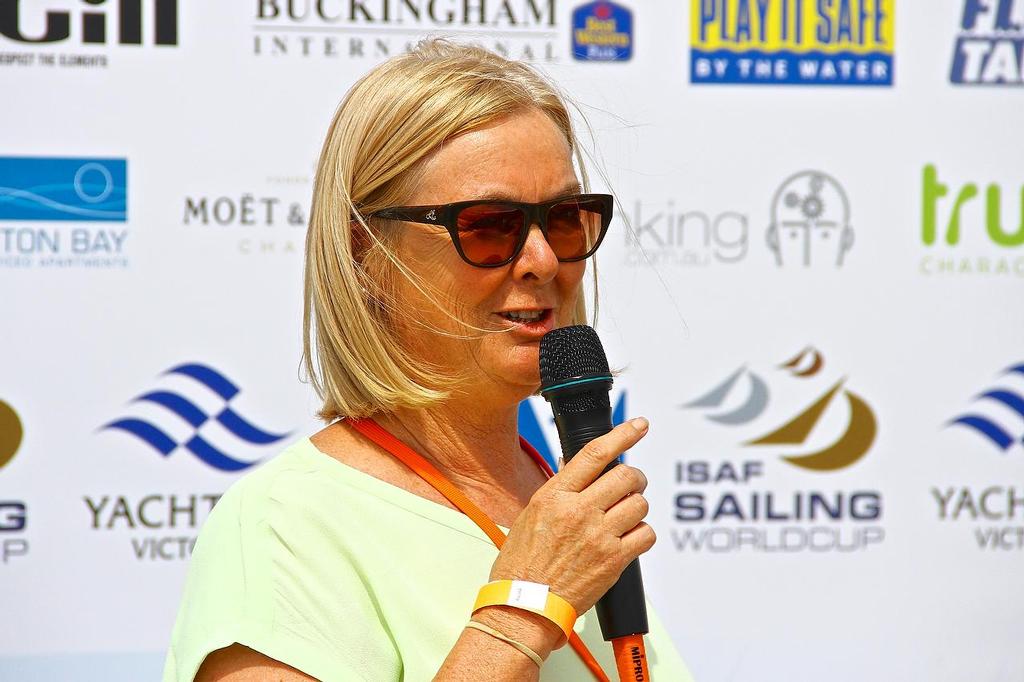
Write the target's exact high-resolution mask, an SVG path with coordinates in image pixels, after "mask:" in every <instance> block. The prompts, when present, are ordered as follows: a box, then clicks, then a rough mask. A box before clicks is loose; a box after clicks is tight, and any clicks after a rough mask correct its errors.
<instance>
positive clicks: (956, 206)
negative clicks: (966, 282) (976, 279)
mask: <svg viewBox="0 0 1024 682" xmlns="http://www.w3.org/2000/svg"><path fill="white" fill-rule="evenodd" d="M1004 189H1005V190H1006V193H1007V194H1008V195H1009V199H1010V205H1011V210H1010V211H1008V212H1007V213H1006V214H1004V212H1003V192H1004ZM1014 199H1016V200H1017V202H1019V203H1018V205H1017V206H1016V207H1013V203H1014ZM1014 208H1016V209H1017V211H1019V212H1016V211H1015V210H1014ZM1007 218H1008V220H1007ZM1015 221H1017V222H1016V223H1015ZM921 241H922V243H923V244H924V246H925V247H926V248H927V250H928V251H929V253H927V254H926V255H925V256H924V257H922V259H921V261H920V266H919V269H920V272H921V273H922V274H924V275H995V276H1005V275H1013V276H1017V277H1024V249H1022V248H1021V247H1024V184H1022V185H1021V186H1020V189H1019V194H1018V191H1017V188H1016V186H1015V184H1014V185H1009V186H1008V187H1007V186H1005V185H1000V184H999V183H995V182H990V183H987V184H986V185H984V186H981V185H979V184H978V183H977V182H973V181H967V182H963V183H961V184H953V183H951V182H950V181H949V177H948V176H946V175H945V174H943V176H942V178H941V179H940V177H939V169H938V168H937V167H936V166H935V165H934V164H930V163H929V164H926V165H925V166H924V169H923V170H922V173H921Z"/></svg>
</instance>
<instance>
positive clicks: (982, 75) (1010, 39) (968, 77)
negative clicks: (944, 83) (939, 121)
mask: <svg viewBox="0 0 1024 682" xmlns="http://www.w3.org/2000/svg"><path fill="white" fill-rule="evenodd" d="M963 8H964V11H963V14H962V15H961V19H960V32H959V33H958V34H957V37H956V42H955V43H954V45H953V61H952V66H951V68H950V73H949V80H950V81H951V82H953V83H956V84H957V85H1016V86H1021V85H1024V0H963Z"/></svg>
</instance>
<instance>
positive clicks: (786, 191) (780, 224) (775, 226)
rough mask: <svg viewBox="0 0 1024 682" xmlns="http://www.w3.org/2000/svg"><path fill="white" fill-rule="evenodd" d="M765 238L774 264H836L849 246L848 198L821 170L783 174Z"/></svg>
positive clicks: (832, 179) (842, 258) (840, 261)
mask: <svg viewBox="0 0 1024 682" xmlns="http://www.w3.org/2000/svg"><path fill="white" fill-rule="evenodd" d="M771 210H772V221H771V224H770V225H769V226H768V232H767V235H766V239H767V241H768V248H770V249H771V250H772V253H773V254H774V255H775V264H776V265H779V266H783V265H798V266H803V267H809V266H811V265H812V264H818V263H821V264H824V265H833V266H835V267H837V268H838V267H840V266H842V264H843V260H844V258H845V256H846V253H847V252H848V251H849V250H850V249H851V248H853V226H852V225H851V223H850V201H849V199H847V197H846V191H845V190H844V189H843V187H842V185H840V184H839V182H838V181H837V180H836V179H835V178H833V177H831V176H829V175H827V174H825V173H822V172H821V171H803V172H800V173H797V174H795V175H792V176H790V177H789V178H786V180H784V181H783V183H782V185H780V186H779V188H778V189H777V190H776V191H775V196H774V197H772V209H771Z"/></svg>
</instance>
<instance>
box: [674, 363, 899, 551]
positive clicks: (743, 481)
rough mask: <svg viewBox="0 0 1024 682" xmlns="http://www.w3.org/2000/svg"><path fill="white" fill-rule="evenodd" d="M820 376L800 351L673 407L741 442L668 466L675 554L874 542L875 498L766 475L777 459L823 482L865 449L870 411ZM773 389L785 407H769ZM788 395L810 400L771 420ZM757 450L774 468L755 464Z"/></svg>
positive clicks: (839, 382)
mask: <svg viewBox="0 0 1024 682" xmlns="http://www.w3.org/2000/svg"><path fill="white" fill-rule="evenodd" d="M780 374H781V375H782V377H783V378H782V379H778V377H779V375H780ZM828 375H829V372H826V371H825V357H824V355H823V354H822V353H821V352H820V351H819V350H817V349H816V348H814V347H807V348H805V349H804V350H802V351H800V352H799V353H797V354H796V355H794V356H792V357H791V358H789V359H787V360H786V361H784V362H782V363H781V364H778V365H776V367H775V368H774V369H772V370H767V371H766V370H760V369H757V368H751V367H750V366H749V365H747V364H744V365H742V366H740V367H739V368H738V369H736V370H734V371H733V372H731V373H730V374H728V375H727V376H726V377H725V378H724V379H723V380H721V381H719V382H718V383H716V384H715V385H714V386H713V387H712V388H711V389H710V390H707V391H705V392H704V393H702V394H700V395H699V396H697V397H696V398H693V399H691V400H689V401H687V402H685V403H684V404H683V405H681V406H680V407H681V409H683V410H685V411H686V412H687V413H695V414H700V415H701V416H702V418H703V421H704V423H705V424H711V425H714V426H715V427H724V428H726V429H728V430H729V432H730V433H732V432H735V433H737V434H743V435H742V436H741V437H740V438H739V439H738V441H737V442H736V444H735V445H734V446H732V447H731V448H730V447H729V446H725V447H726V452H725V453H723V454H721V455H719V454H717V453H716V454H715V455H714V456H708V455H707V454H706V453H702V454H701V455H695V456H693V457H688V458H685V459H680V460H678V461H677V462H676V463H675V482H676V484H677V486H678V491H677V494H676V496H675V511H674V521H675V527H674V528H673V530H672V538H673V543H674V545H675V547H676V549H677V550H679V551H694V552H699V551H710V552H734V551H744V550H748V551H757V552H804V551H809V552H832V551H838V552H852V551H860V550H865V549H868V548H870V547H871V546H873V545H876V544H879V543H881V542H882V541H883V540H884V538H885V530H884V528H883V527H882V526H881V525H880V523H881V519H882V493H881V492H880V491H878V490H874V489H865V488H856V489H833V490H830V491H829V490H826V489H825V488H824V486H823V485H822V483H821V481H819V480H815V481H814V482H813V483H812V484H809V483H808V482H805V480H804V479H803V478H801V477H800V475H799V474H797V475H796V477H794V475H793V473H790V474H787V473H786V472H785V471H781V472H778V471H776V468H777V461H781V462H783V463H785V465H788V466H790V467H793V468H792V469H790V472H800V471H803V472H811V475H814V476H820V475H822V474H833V473H835V472H839V471H841V470H844V469H847V468H849V467H851V466H854V465H855V464H857V463H858V462H859V461H860V460H861V459H862V458H863V457H864V456H865V455H866V454H867V453H868V452H869V451H870V449H871V447H872V445H873V444H874V441H875V438H876V436H877V432H878V423H877V419H876V417H875V413H874V410H872V408H871V406H870V405H869V404H868V403H867V401H866V400H865V399H864V398H863V397H862V396H860V395H859V394H857V393H855V392H854V391H853V390H851V389H849V388H847V379H846V378H839V379H835V378H830V377H829V376H828ZM773 385H775V386H777V388H776V389H773V388H772V386H773ZM808 389H810V390H808ZM773 390H775V391H778V392H780V393H782V394H785V395H786V397H787V400H783V401H774V400H773ZM794 393H796V394H800V395H803V394H805V393H809V394H810V395H811V396H815V397H813V398H812V399H810V400H809V401H806V402H805V403H804V404H805V407H803V408H802V409H800V410H798V412H797V413H796V414H795V415H793V414H785V413H783V414H782V415H781V416H780V415H779V414H776V412H777V410H776V409H774V408H773V403H774V402H782V403H783V404H787V403H790V402H792V398H793V394H794ZM830 413H834V414H830ZM765 422H767V428H766V425H765ZM825 425H827V426H825ZM694 428H699V427H694ZM763 449H768V450H769V451H771V452H774V453H775V455H776V456H777V458H778V460H774V461H773V460H765V459H759V458H757V455H756V454H755V452H756V451H760V450H763ZM772 480H774V481H776V485H775V486H771V487H769V486H768V481H772Z"/></svg>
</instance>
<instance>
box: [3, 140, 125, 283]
mask: <svg viewBox="0 0 1024 682" xmlns="http://www.w3.org/2000/svg"><path fill="white" fill-rule="evenodd" d="M127 220H128V162H127V161H126V160H125V159H106V158H60V157H21V156H18V157H9V156H8V157H0V266H7V267H30V266H32V265H38V266H41V267H47V266H49V267H65V266H76V265H81V266H88V267H125V266H126V265H127V264H128V261H127V259H126V257H125V250H124V246H125V240H126V239H127V238H128V230H127V229H124V228H108V227H97V226H90V225H87V223H99V224H110V223H122V224H123V223H125V222H127ZM12 223H13V224H12ZM40 223H71V225H67V226H63V227H61V226H53V227H51V226H46V225H40Z"/></svg>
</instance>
